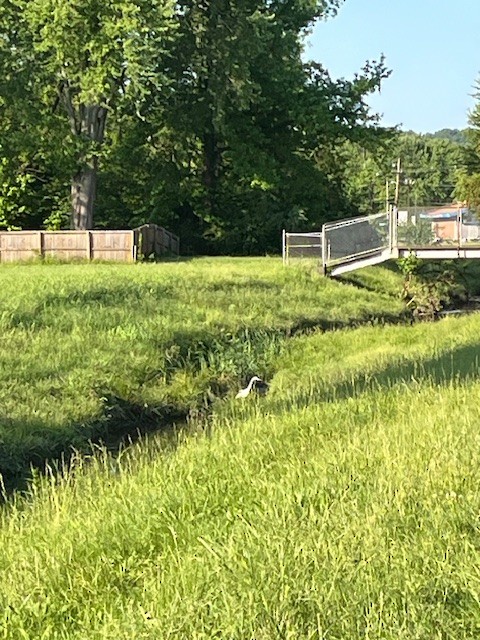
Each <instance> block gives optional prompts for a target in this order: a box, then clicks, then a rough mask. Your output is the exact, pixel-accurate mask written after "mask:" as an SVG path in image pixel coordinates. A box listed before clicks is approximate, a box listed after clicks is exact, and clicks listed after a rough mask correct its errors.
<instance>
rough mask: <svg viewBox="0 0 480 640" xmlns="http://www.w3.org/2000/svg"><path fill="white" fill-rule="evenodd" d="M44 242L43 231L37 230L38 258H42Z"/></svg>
mask: <svg viewBox="0 0 480 640" xmlns="http://www.w3.org/2000/svg"><path fill="white" fill-rule="evenodd" d="M44 247H45V243H44V238H43V231H39V232H38V252H39V255H40V258H43V254H44V253H45V248H44Z"/></svg>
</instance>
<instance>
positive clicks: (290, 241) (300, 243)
mask: <svg viewBox="0 0 480 640" xmlns="http://www.w3.org/2000/svg"><path fill="white" fill-rule="evenodd" d="M322 235H323V234H322V232H321V231H314V232H311V233H287V232H286V231H284V232H283V242H282V254H283V262H284V264H288V263H289V260H290V259H291V258H317V259H318V260H321V259H322Z"/></svg>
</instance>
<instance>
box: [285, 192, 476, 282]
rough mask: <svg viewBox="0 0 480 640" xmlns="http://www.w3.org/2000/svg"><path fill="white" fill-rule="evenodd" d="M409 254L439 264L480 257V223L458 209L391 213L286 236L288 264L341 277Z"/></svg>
mask: <svg viewBox="0 0 480 640" xmlns="http://www.w3.org/2000/svg"><path fill="white" fill-rule="evenodd" d="M408 251H414V252H416V254H417V255H419V256H420V257H429V258H430V257H431V258H437V259H441V258H442V257H444V258H449V257H452V256H453V257H480V217H478V216H477V213H476V212H474V211H472V210H471V209H468V208H467V207H465V206H462V205H460V204H459V205H437V206H428V207H415V208H409V209H402V210H396V209H395V208H393V207H392V208H391V209H390V210H389V211H388V212H386V213H378V214H374V215H370V216H363V217H358V218H349V219H347V220H338V221H334V222H327V223H325V224H324V225H323V226H322V231H321V232H320V231H317V232H311V233H287V232H286V231H284V232H283V260H284V263H288V262H289V260H290V258H297V257H301V258H315V259H317V260H318V261H319V262H321V264H322V268H323V271H324V272H326V271H327V269H328V268H329V267H332V269H333V270H334V271H335V270H337V271H340V268H339V267H338V265H346V264H347V265H348V263H355V262H358V263H360V262H362V261H363V264H359V266H364V265H366V264H367V263H368V261H370V263H371V264H373V263H374V261H377V262H379V261H381V260H386V259H388V258H395V257H399V255H402V254H403V255H405V252H408ZM442 252H443V253H442ZM455 252H456V253H455ZM342 268H343V267H342ZM344 270H346V268H345V269H344Z"/></svg>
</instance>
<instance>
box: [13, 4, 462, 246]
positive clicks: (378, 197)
mask: <svg viewBox="0 0 480 640" xmlns="http://www.w3.org/2000/svg"><path fill="white" fill-rule="evenodd" d="M340 3H341V0H288V1H287V0H178V1H173V0H155V1H154V2H152V1H151V0H116V1H115V2H98V0H29V2H24V0H9V2H7V3H2V4H1V5H0V123H1V127H0V226H1V227H2V228H9V229H14V228H65V227H66V228H68V227H73V228H92V227H95V228H103V227H107V228H108V227H110V228H115V227H116V228H125V227H132V226H136V225H139V224H142V223H145V222H156V223H157V224H161V225H163V226H166V227H168V228H169V229H170V230H172V231H173V232H175V233H177V234H178V235H180V237H181V238H182V247H183V249H184V250H186V251H190V252H193V253H205V252H209V253H259V252H265V251H275V250H277V249H278V247H279V238H280V233H281V229H282V228H287V229H291V230H295V229H299V230H300V229H301V230H304V229H317V228H319V226H320V225H321V224H322V223H323V222H324V221H326V220H330V219H332V218H339V217H343V216H348V215H356V214H357V213H364V212H370V211H372V210H376V209H378V208H381V206H382V204H383V202H388V199H389V198H388V194H387V193H386V192H387V189H388V187H387V185H389V183H390V181H391V180H395V174H394V172H395V169H394V165H395V162H396V159H397V157H400V156H401V157H402V158H403V162H404V169H402V171H403V173H402V189H401V197H402V198H405V197H408V198H409V199H410V200H411V201H414V200H417V201H418V200H425V199H431V200H445V199H447V198H449V197H451V193H452V189H453V186H454V185H453V183H454V172H455V167H456V166H457V154H458V149H459V148H460V143H459V142H458V141H452V140H444V139H433V138H432V139H430V138H427V137H424V136H417V135H416V134H410V133H409V134H401V135H399V134H398V133H395V132H393V131H387V130H385V129H382V128H381V127H380V126H379V125H378V118H377V117H376V116H375V114H372V113H371V111H370V109H369V107H368V105H367V102H366V100H367V98H368V96H369V95H370V94H371V93H372V92H375V91H376V90H378V88H379V87H380V84H381V82H382V81H383V80H384V79H385V78H386V77H387V76H388V74H389V71H388V70H387V68H386V66H385V64H384V61H383V59H380V60H379V61H376V62H375V61H374V62H367V63H366V64H365V65H364V67H363V68H362V69H361V70H359V72H358V73H357V74H356V75H355V76H354V78H353V79H352V80H345V79H339V80H334V79H332V77H331V76H330V74H329V73H328V70H327V69H325V68H324V67H323V66H322V65H321V64H320V63H317V62H308V63H305V62H304V60H303V59H302V53H303V45H304V39H305V37H306V34H307V33H308V29H309V28H310V27H311V26H312V25H313V24H314V23H315V21H317V20H320V19H326V18H329V17H331V16H334V14H335V11H336V9H337V7H338V5H339V4H340ZM414 170H415V171H414ZM409 181H410V182H409ZM404 186H408V189H407V190H405V189H404V188H403V187H404ZM390 193H391V192H390Z"/></svg>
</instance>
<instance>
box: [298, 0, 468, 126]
mask: <svg viewBox="0 0 480 640" xmlns="http://www.w3.org/2000/svg"><path fill="white" fill-rule="evenodd" d="M382 53H383V54H384V55H385V61H386V65H387V67H388V68H389V69H391V70H392V73H391V75H390V77H389V78H388V79H387V80H385V81H384V83H383V86H382V90H381V94H380V95H378V94H376V95H375V96H374V97H372V99H370V100H369V104H370V105H371V106H372V108H373V110H374V111H375V112H378V113H380V114H383V118H382V123H383V124H384V125H386V126H391V125H400V126H401V128H402V129H404V130H408V129H412V130H413V131H416V132H418V133H426V132H434V131H438V130H439V129H445V128H448V129H463V128H464V127H466V126H467V124H468V122H467V120H468V111H469V110H471V109H472V108H473V106H474V104H475V99H474V98H473V97H472V94H473V93H474V92H475V83H476V82H477V80H479V79H480V0H345V2H344V4H343V5H342V7H341V8H340V10H339V12H338V14H337V16H336V17H335V18H331V19H330V20H328V21H326V22H319V23H318V24H317V25H316V27H315V28H314V30H313V33H312V35H311V36H310V37H309V38H308V41H307V46H306V50H305V56H304V57H305V58H306V59H313V60H316V61H318V62H321V63H322V64H323V65H324V66H325V67H326V68H327V69H328V71H329V72H330V74H331V75H332V76H333V77H335V78H337V77H344V78H352V77H353V75H354V73H355V72H356V71H360V69H361V67H362V66H363V64H364V63H365V61H366V60H378V59H379V58H380V56H381V54H382Z"/></svg>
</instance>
